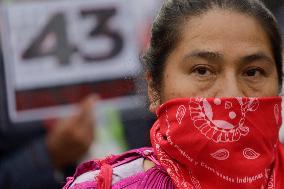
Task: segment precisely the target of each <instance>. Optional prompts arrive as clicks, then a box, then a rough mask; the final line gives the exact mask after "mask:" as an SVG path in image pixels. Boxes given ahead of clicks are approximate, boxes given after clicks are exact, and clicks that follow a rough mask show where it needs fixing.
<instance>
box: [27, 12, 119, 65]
mask: <svg viewBox="0 0 284 189" xmlns="http://www.w3.org/2000/svg"><path fill="white" fill-rule="evenodd" d="M116 12H117V11H116V9H115V8H104V9H89V10H82V11H81V12H80V16H81V17H82V18H88V17H93V19H94V22H95V23H96V24H95V25H94V26H93V28H92V30H91V31H89V33H88V38H91V39H94V38H96V37H102V36H103V37H107V38H109V39H110V40H111V41H112V47H111V49H109V50H108V51H107V52H105V53H100V54H96V53H95V52H94V53H91V54H90V53H89V54H88V53H84V52H80V50H79V49H78V48H77V47H76V46H74V45H72V44H70V43H69V40H68V37H67V36H68V35H67V31H66V18H65V15H64V14H63V13H56V14H54V15H52V16H51V17H50V19H49V21H48V22H47V24H46V26H45V27H44V28H43V29H42V31H40V33H39V34H38V35H37V36H36V37H35V38H34V40H33V41H32V42H31V44H30V45H29V46H28V48H27V49H26V50H24V52H23V55H22V57H23V59H33V58H41V57H45V56H54V57H56V59H57V60H58V62H59V63H60V65H68V64H69V63H70V60H71V56H72V54H73V53H75V52H78V51H79V53H80V55H81V56H82V58H83V59H84V60H85V62H96V61H103V60H107V59H110V58H113V57H115V56H117V55H118V54H119V53H120V52H121V51H122V49H123V45H124V43H123V37H122V35H121V34H120V33H119V32H118V31H113V30H111V29H110V28H109V27H108V22H109V21H110V19H111V18H112V17H113V16H115V15H116ZM50 41H53V42H51V43H50ZM98 45H99V44H98Z"/></svg>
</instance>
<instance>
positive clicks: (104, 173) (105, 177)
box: [97, 164, 112, 189]
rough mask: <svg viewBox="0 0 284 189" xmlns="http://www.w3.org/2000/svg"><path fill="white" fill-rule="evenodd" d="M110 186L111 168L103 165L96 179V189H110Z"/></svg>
mask: <svg viewBox="0 0 284 189" xmlns="http://www.w3.org/2000/svg"><path fill="white" fill-rule="evenodd" d="M111 186H112V167H111V165H109V164H103V165H102V167H101V171H100V174H99V176H98V177H97V187H98V189H111Z"/></svg>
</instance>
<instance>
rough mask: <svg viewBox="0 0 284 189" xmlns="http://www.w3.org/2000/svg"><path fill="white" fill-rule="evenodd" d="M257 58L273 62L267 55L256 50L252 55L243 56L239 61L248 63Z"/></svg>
mask: <svg viewBox="0 0 284 189" xmlns="http://www.w3.org/2000/svg"><path fill="white" fill-rule="evenodd" d="M258 60H264V61H265V62H268V63H271V64H274V60H273V59H271V58H270V57H269V56H267V55H265V54H264V53H263V52H257V53H254V54H252V55H248V56H245V57H243V58H241V60H240V62H242V63H250V62H254V61H258Z"/></svg>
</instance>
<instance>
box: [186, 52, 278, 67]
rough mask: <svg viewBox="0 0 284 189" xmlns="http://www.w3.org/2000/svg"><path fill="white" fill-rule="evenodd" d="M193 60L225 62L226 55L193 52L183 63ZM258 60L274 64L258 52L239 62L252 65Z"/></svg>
mask: <svg viewBox="0 0 284 189" xmlns="http://www.w3.org/2000/svg"><path fill="white" fill-rule="evenodd" d="M191 58H202V59H205V60H209V61H224V55H222V54H221V53H219V52H212V51H199V50H198V51H193V52H192V53H189V54H187V55H185V57H184V58H183V61H187V60H188V59H191ZM258 60H264V61H265V62H268V63H271V64H274V60H273V59H271V58H270V57H269V56H267V55H266V54H265V53H263V52H256V53H253V54H251V55H247V56H244V57H242V58H241V59H240V60H238V62H241V63H250V62H254V61H258Z"/></svg>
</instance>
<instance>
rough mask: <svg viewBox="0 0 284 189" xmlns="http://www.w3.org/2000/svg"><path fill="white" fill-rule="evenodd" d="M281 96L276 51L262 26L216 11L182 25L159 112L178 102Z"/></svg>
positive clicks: (167, 65)
mask: <svg viewBox="0 0 284 189" xmlns="http://www.w3.org/2000/svg"><path fill="white" fill-rule="evenodd" d="M151 93H153V90H150V98H151V95H152V96H153V94H151ZM277 94H278V80H277V71H276V65H275V61H274V58H273V53H272V47H271V45H270V41H269V39H268V37H267V35H266V33H265V31H264V30H263V28H262V27H261V25H260V24H258V22H257V21H256V20H255V19H254V18H252V17H249V16H246V15H244V14H240V13H237V12H232V11H227V10H219V9H216V10H211V11H209V12H207V13H206V14H204V15H202V16H199V17H195V18H193V19H191V20H190V21H188V22H187V23H186V24H185V25H184V26H183V31H182V35H181V40H180V42H179V43H178V44H177V46H176V48H175V49H174V50H173V51H172V52H171V53H170V55H169V57H168V58H167V60H166V62H165V68H164V73H163V80H162V86H161V92H160V94H159V95H158V97H159V98H160V99H158V101H159V102H158V103H156V107H157V106H158V105H160V104H161V103H163V102H165V101H167V100H170V99H172V98H180V97H243V96H245V97H263V96H275V95H277ZM152 110H155V108H154V109H153V107H152Z"/></svg>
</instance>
